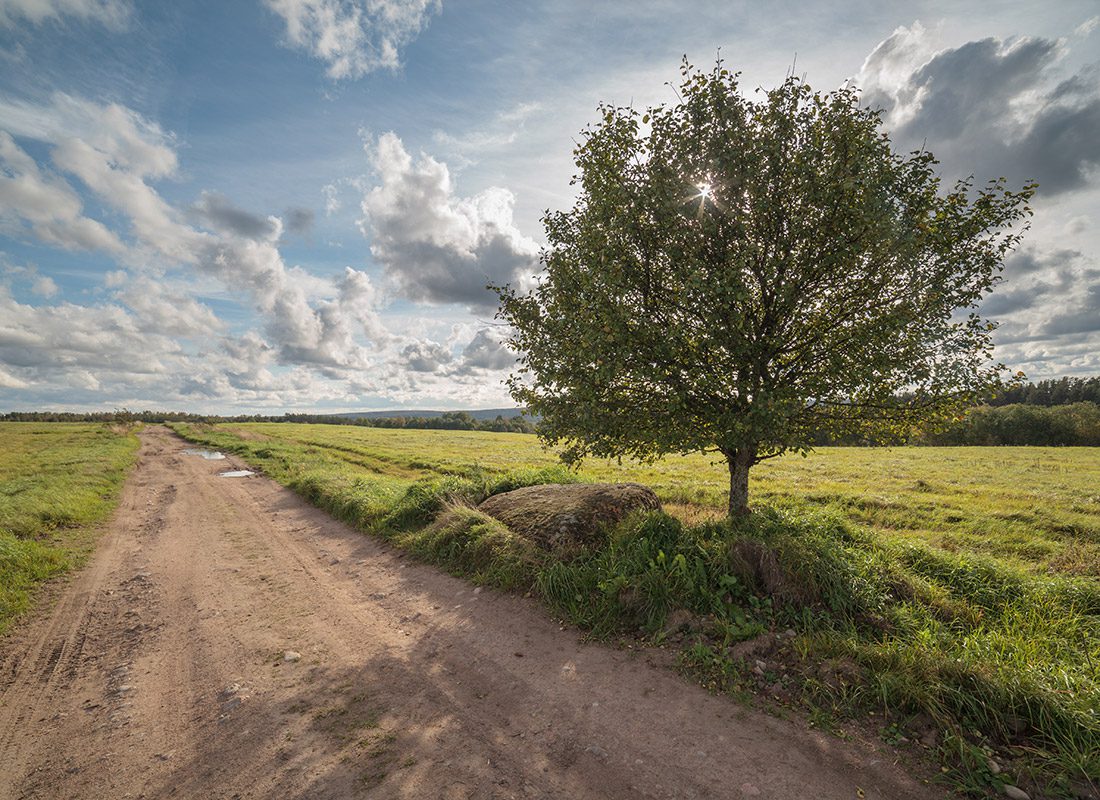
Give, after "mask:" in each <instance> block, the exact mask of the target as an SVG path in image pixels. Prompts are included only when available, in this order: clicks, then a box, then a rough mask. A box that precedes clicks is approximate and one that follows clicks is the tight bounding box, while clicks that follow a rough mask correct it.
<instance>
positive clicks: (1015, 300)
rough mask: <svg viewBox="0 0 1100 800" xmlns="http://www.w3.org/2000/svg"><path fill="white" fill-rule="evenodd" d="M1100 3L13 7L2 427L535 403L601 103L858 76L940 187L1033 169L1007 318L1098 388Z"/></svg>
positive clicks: (3, 148) (1006, 358) (2, 45)
mask: <svg viewBox="0 0 1100 800" xmlns="http://www.w3.org/2000/svg"><path fill="white" fill-rule="evenodd" d="M1098 15H1100V4H1098V3H1097V2H1096V1H1095V0H1087V1H1086V0H1059V2H1057V3H1034V2H997V1H996V0H979V1H978V2H961V1H958V2H957V1H955V0H951V1H948V0H941V1H940V2H920V1H919V0H918V1H917V2H889V1H886V2H884V1H883V0H874V1H872V0H846V2H819V1H816V0H801V2H787V1H786V0H776V1H775V2H769V3H756V2H730V0H721V2H709V1H708V0H700V1H699V2H696V3H692V4H690V5H689V6H685V5H684V4H683V3H681V2H671V0H631V1H630V2H625V1H624V2H609V1H605V2H600V0H596V1H595V2H593V0H585V2H579V1H574V0H552V1H551V0H544V1H543V2H535V0H531V1H530V2H522V3H517V2H506V0H497V1H496V2H489V0H231V1H230V2H226V1H225V0H207V1H204V0H195V1H194V2H191V1H190V0H175V1H174V2H172V3H164V2H152V1H150V2H137V1H136V0H0V411H8V410H29V409H71V410H111V409H115V408H122V407H126V408H131V409H145V408H156V409H173V410H188V411H195V412H201V413H224V414H238V413H257V412H259V413H275V414H280V413H283V412H285V411H291V410H298V411H302V410H305V411H309V410H314V411H319V412H323V411H344V410H358V409H385V408H409V407H414V408H443V409H449V408H479V407H496V406H505V405H511V401H510V400H509V398H508V394H507V391H506V389H505V388H504V385H503V383H502V381H503V379H504V378H505V377H506V376H507V375H508V373H509V371H510V370H511V368H512V367H513V365H514V363H515V355H514V354H513V353H511V352H509V351H508V350H507V349H506V348H505V347H504V346H503V345H502V344H501V339H502V336H503V331H502V328H501V326H500V325H499V323H497V322H496V321H495V320H494V313H495V307H496V299H495V295H493V294H492V293H491V292H489V291H487V290H486V288H485V286H486V284H488V283H492V284H496V285H500V284H504V283H511V284H513V285H516V286H526V285H530V283H531V281H532V280H533V276H534V275H536V274H537V272H538V271H539V251H540V248H541V247H542V246H543V244H544V243H545V238H544V236H543V232H542V224H541V217H542V215H543V213H544V212H545V211H546V210H547V209H563V208H567V207H569V206H570V205H571V204H572V200H573V189H572V187H571V186H570V178H571V176H572V175H573V163H572V156H571V152H572V149H573V147H574V146H575V142H576V141H578V139H579V138H580V136H581V132H582V131H583V129H584V128H585V126H586V125H587V124H589V123H592V122H594V121H596V119H597V112H596V108H597V106H598V104H599V103H600V102H601V101H602V102H608V103H613V104H616V105H627V104H633V105H634V106H636V107H639V108H644V107H646V106H648V105H652V104H659V103H667V102H670V101H674V100H675V95H674V93H673V90H672V88H671V87H670V85H669V82H672V83H675V82H677V80H678V76H679V72H678V70H679V64H680V61H681V59H682V58H683V57H684V56H687V57H688V58H689V59H690V60H691V62H692V63H694V64H696V65H699V66H702V67H705V66H708V65H709V64H711V63H713V62H714V60H715V59H716V58H717V57H718V56H719V54H720V55H721V58H722V59H723V60H724V61H725V63H726V65H727V66H728V67H730V68H731V69H734V70H738V71H740V72H741V73H742V77H741V85H742V88H743V89H744V91H745V92H746V93H751V92H753V91H755V90H756V89H758V88H761V87H762V88H764V89H767V88H770V87H773V86H775V85H777V84H778V83H780V82H782V80H783V79H784V77H785V76H786V75H787V74H788V73H789V72H791V71H792V70H793V71H794V72H795V73H796V74H798V75H801V76H804V77H805V79H806V80H807V82H808V83H810V85H812V86H813V87H814V88H817V89H821V90H829V89H832V88H836V87H839V86H841V85H844V84H846V83H849V82H851V83H854V84H855V85H857V86H858V87H860V89H861V91H862V102H864V103H865V104H867V105H870V106H873V107H876V108H881V109H883V112H884V115H883V119H884V121H885V125H886V128H887V130H888V131H889V133H890V136H891V140H892V141H893V143H894V145H895V148H896V149H897V150H898V151H899V152H908V151H910V150H913V149H917V148H920V147H925V148H927V149H929V150H931V151H932V152H933V153H935V154H936V155H937V157H938V158H939V159H940V162H941V164H940V169H941V171H942V174H943V176H944V178H945V179H948V180H952V181H953V180H954V179H955V178H958V177H964V176H967V175H974V176H975V178H976V179H978V181H979V182H984V181H985V179H987V178H991V177H997V176H1002V175H1003V176H1005V177H1006V178H1008V180H1009V182H1010V184H1013V185H1016V186H1019V185H1022V184H1023V182H1024V181H1026V180H1029V179H1034V180H1037V181H1038V182H1039V186H1040V188H1039V190H1038V193H1037V195H1036V197H1035V199H1034V202H1033V206H1034V208H1035V215H1034V218H1033V220H1032V225H1031V229H1030V231H1028V233H1027V234H1026V235H1025V238H1024V241H1023V244H1022V246H1021V247H1020V248H1019V249H1018V250H1017V251H1016V252H1015V253H1013V254H1012V255H1011V256H1010V257H1009V258H1008V259H1007V260H1006V263H1005V269H1004V273H1003V281H1002V282H1001V284H1000V285H999V286H998V287H997V288H996V290H995V291H994V292H993V294H992V295H991V296H990V297H989V298H988V299H987V300H986V301H985V303H984V304H983V307H982V310H983V313H984V314H985V315H987V316H989V317H991V318H992V319H995V320H997V321H998V322H999V323H1000V327H999V328H998V330H997V333H996V337H995V341H996V343H997V349H996V358H997V359H998V360H1000V361H1003V362H1004V363H1005V364H1007V365H1008V366H1009V367H1010V368H1012V369H1014V370H1017V369H1018V370H1023V371H1024V372H1025V373H1026V374H1027V376H1028V378H1030V379H1032V380H1038V379H1042V378H1048V377H1056V376H1061V375H1095V374H1098V373H1100V16H1098Z"/></svg>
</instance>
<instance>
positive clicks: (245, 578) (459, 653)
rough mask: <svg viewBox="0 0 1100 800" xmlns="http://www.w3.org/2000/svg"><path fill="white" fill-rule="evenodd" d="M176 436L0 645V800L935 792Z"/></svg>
mask: <svg viewBox="0 0 1100 800" xmlns="http://www.w3.org/2000/svg"><path fill="white" fill-rule="evenodd" d="M186 446H187V445H185V444H184V443H183V442H182V441H181V440H179V439H177V438H176V437H174V436H173V435H172V434H171V433H169V432H168V431H166V430H164V429H157V428H153V429H149V430H148V431H146V432H145V433H144V434H143V444H142V449H141V452H140V460H139V463H138V466H137V468H136V470H135V472H134V474H133V475H132V476H131V478H130V480H129V482H128V483H127V485H126V487H125V489H124V492H123V496H122V502H121V505H120V507H119V510H118V512H117V514H116V515H115V518H114V520H113V521H112V523H111V525H110V528H109V530H108V531H107V533H106V534H105V536H104V537H103V539H102V540H101V542H100V546H99V549H98V550H97V553H96V555H95V557H94V558H93V559H92V561H91V562H90V563H89V565H88V566H87V567H86V568H85V569H84V570H83V571H82V572H81V573H80V574H79V575H78V576H76V577H75V578H74V579H73V580H72V581H71V582H69V583H68V584H67V585H64V586H62V587H60V588H58V589H55V594H56V595H57V599H56V602H55V603H54V604H53V605H52V606H51V607H50V608H49V609H48V610H46V611H45V612H43V613H41V614H39V615H38V617H37V618H34V619H31V620H30V621H28V622H27V623H25V624H23V625H22V626H20V627H19V629H18V630H16V631H15V632H14V633H13V634H12V635H9V636H8V637H6V639H4V640H3V641H2V642H0V798H4V799H6V798H51V800H52V799H53V798H95V800H113V798H125V797H131V798H141V797H145V798H160V797H179V798H204V800H205V799H209V798H238V797H240V798H266V797H272V798H327V797H332V798H351V797H370V798H398V797H400V798H513V797H515V798H741V797H746V798H749V797H760V798H795V797H814V798H845V800H853V799H855V798H857V797H860V796H865V797H868V798H891V799H892V800H896V799H900V798H924V797H936V796H941V795H942V792H935V791H933V790H931V789H929V788H928V787H925V786H921V785H920V784H918V783H917V782H915V781H913V780H911V779H908V778H906V777H905V776H904V775H902V774H901V773H900V771H899V770H897V768H895V767H893V766H892V765H891V764H890V763H889V761H888V760H887V759H886V757H885V756H883V755H882V754H875V753H872V752H870V751H869V750H866V749H862V748H859V747H856V746H854V745H848V744H845V743H843V742H841V741H839V740H837V739H835V738H833V737H829V736H825V735H821V734H817V733H815V732H813V731H810V730H808V729H806V728H805V726H803V725H800V724H794V723H788V722H784V721H782V720H779V719H775V718H772V717H768V716H765V715H761V714H758V713H756V712H752V711H746V710H745V709H744V708H742V707H739V706H738V705H736V704H735V703H733V702H731V701H729V700H727V699H725V698H721V697H714V696H710V695H708V694H707V693H706V692H704V691H703V690H701V689H698V688H696V687H695V686H692V685H689V684H688V683H687V682H685V681H684V680H682V679H680V678H678V677H677V676H676V675H674V674H672V673H671V672H670V671H669V670H667V669H664V668H661V667H657V666H655V665H653V664H651V663H650V662H649V659H651V658H652V657H653V656H652V654H650V655H646V654H642V655H639V654H637V653H634V652H629V651H618V650H615V649H612V648H608V647H602V646H597V645H586V644H582V643H580V641H579V637H578V635H577V633H576V632H575V631H572V630H562V629H561V628H559V626H558V625H556V624H555V623H554V622H553V621H552V620H550V619H549V618H548V615H547V614H546V612H545V611H544V610H542V609H540V608H539V607H538V606H537V605H536V604H535V603H534V602H533V601H530V600H524V599H523V598H520V597H512V596H503V595H499V594H497V593H494V592H492V591H490V590H483V591H476V590H474V589H473V588H472V587H471V586H470V585H469V584H466V583H464V582H462V581H459V580H457V579H454V578H451V577H449V576H447V575H444V574H441V573H440V572H439V571H437V570H435V569H432V568H429V567H425V566H421V565H418V564H416V563H413V562H411V561H409V560H408V559H405V558H402V557H401V556H400V555H399V554H397V553H395V552H394V551H392V550H390V549H388V548H387V547H385V546H383V545H381V544H379V543H377V542H375V541H372V540H371V539H369V538H368V537H365V536H363V535H362V534H359V533H356V532H354V531H352V530H351V529H349V528H348V527H346V526H344V525H342V524H340V523H338V522H335V521H333V520H332V519H331V518H329V517H328V516H327V515H325V514H324V513H322V512H320V511H317V510H315V509H313V508H311V507H309V506H307V505H305V504H304V503H302V502H301V501H299V500H298V499H297V498H296V497H295V496H294V495H293V494H291V493H290V492H289V491H287V490H285V489H283V488H281V487H279V486H278V485H276V484H275V483H274V482H272V481H269V480H268V479H266V478H263V477H260V476H252V477H246V478H223V477H218V473H219V472H221V471H224V470H227V469H233V468H240V467H241V466H243V465H241V464H238V463H236V462H234V461H233V459H228V460H225V461H204V460H202V459H201V458H198V457H195V456H189V455H184V454H183V453H182V451H183V450H184V448H185V447H186ZM860 790H862V795H861V794H860Z"/></svg>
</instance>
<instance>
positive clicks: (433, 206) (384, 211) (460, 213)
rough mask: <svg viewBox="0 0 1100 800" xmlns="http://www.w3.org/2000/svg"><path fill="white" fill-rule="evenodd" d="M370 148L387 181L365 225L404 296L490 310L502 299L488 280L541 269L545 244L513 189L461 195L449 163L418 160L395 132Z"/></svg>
mask: <svg viewBox="0 0 1100 800" xmlns="http://www.w3.org/2000/svg"><path fill="white" fill-rule="evenodd" d="M370 156H371V162H372V164H373V166H374V169H375V172H376V174H377V177H378V179H379V181H380V182H379V184H378V185H377V186H375V187H374V188H373V189H372V190H371V191H370V192H369V193H368V194H367V195H366V196H365V197H364V198H363V202H362V210H363V215H364V216H363V218H362V220H361V221H360V227H361V229H362V230H363V233H364V235H366V236H367V237H368V238H369V239H370V248H371V254H372V255H373V256H374V258H375V260H376V261H378V262H379V263H380V264H382V266H383V268H384V270H385V272H386V275H387V276H388V277H389V278H390V279H391V280H393V281H394V283H395V284H396V286H397V287H398V291H399V292H400V293H401V294H403V295H404V296H405V297H407V298H409V299H411V300H415V301H421V302H429V303H462V304H465V305H467V306H470V307H472V308H480V309H483V310H484V309H489V308H493V307H495V306H496V302H497V300H496V297H495V295H493V294H492V293H491V292H489V291H487V290H486V288H485V287H486V285H487V284H494V285H501V284H505V283H509V282H517V281H522V280H524V279H526V278H528V277H529V276H530V275H532V274H533V273H534V272H535V271H536V269H537V266H538V245H537V244H536V243H535V242H534V241H533V240H532V239H530V238H528V237H526V236H524V235H523V234H522V233H521V232H520V231H519V229H518V228H517V227H516V225H515V222H514V221H513V205H514V202H515V198H514V197H513V195H512V193H511V192H509V191H508V190H507V189H503V188H499V187H490V188H488V189H486V190H484V191H483V192H481V193H479V194H477V195H475V196H473V197H467V198H463V197H458V196H456V195H455V193H454V188H453V186H452V183H451V175H450V171H449V170H448V168H447V165H446V164H444V163H442V162H439V161H437V160H435V159H434V158H432V157H431V156H429V155H424V154H422V155H421V156H420V157H419V159H417V160H415V161H414V160H413V158H412V156H411V155H409V153H408V151H406V150H405V147H404V145H403V144H402V142H401V140H400V139H399V138H398V137H397V135H396V134H394V133H386V134H383V135H382V136H381V137H379V139H378V141H377V142H376V143H375V144H374V145H373V146H372V147H371V148H370Z"/></svg>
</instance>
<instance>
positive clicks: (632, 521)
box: [176, 423, 1100, 798]
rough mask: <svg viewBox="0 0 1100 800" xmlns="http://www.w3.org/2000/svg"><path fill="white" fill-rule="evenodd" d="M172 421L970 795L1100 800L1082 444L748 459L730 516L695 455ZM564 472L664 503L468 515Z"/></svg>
mask: <svg viewBox="0 0 1100 800" xmlns="http://www.w3.org/2000/svg"><path fill="white" fill-rule="evenodd" d="M176 428H177V430H179V431H180V432H181V433H182V434H184V435H185V436H187V437H188V438H190V439H192V440H193V441H197V442H201V443H203V444H206V445H209V446H213V447H217V448H221V449H225V450H228V451H231V452H234V453H236V454H238V455H239V456H241V457H242V458H244V459H245V460H246V461H247V462H248V463H249V464H251V465H252V466H254V467H255V468H257V469H260V470H263V471H264V472H265V473H266V474H268V475H269V476H271V477H273V478H275V479H276V480H277V481H279V482H280V483H282V484H283V485H285V486H288V487H290V488H292V489H294V490H295V491H296V492H297V493H298V494H299V495H300V496H302V497H304V498H305V499H307V500H309V501H310V502H312V503H314V504H315V505H318V506H319V507H321V508H323V509H325V510H327V511H329V512H331V513H333V514H334V515H336V516H337V517H339V518H341V519H343V520H345V521H347V522H349V523H350V524H352V525H353V526H355V527H357V528H359V529H360V530H363V531H365V532H369V533H372V534H375V535H377V536H380V537H382V538H384V539H386V540H387V541H389V542H391V543H393V544H394V545H396V546H397V547H399V548H401V549H404V550H406V551H408V552H410V553H412V554H414V555H416V556H417V557H419V558H421V559H424V560H427V561H429V562H431V563H435V564H438V565H439V566H441V567H443V568H444V569H447V570H448V571H451V572H453V573H455V574H459V575H462V576H465V577H467V578H469V579H470V580H472V581H473V582H474V583H475V584H481V585H490V586H495V587H498V588H504V589H513V590H519V591H521V592H525V593H529V594H533V595H536V596H538V597H540V598H541V599H542V600H543V601H544V603H545V604H546V605H547V606H548V607H549V610H550V612H551V613H552V614H554V615H555V616H557V617H558V618H560V619H564V620H567V621H569V622H571V623H573V624H576V625H577V626H579V627H580V628H581V629H583V630H587V631H589V632H591V633H592V634H593V635H594V636H596V637H600V638H611V639H616V638H617V639H619V640H620V641H622V642H635V643H636V644H642V645H658V646H659V647H663V648H669V649H671V650H673V651H674V652H678V660H677V664H678V667H679V668H680V669H681V670H682V671H684V672H686V673H688V674H691V675H692V676H694V677H695V678H696V679H697V680H698V681H699V682H700V683H702V684H703V685H704V686H707V687H708V688H710V689H712V690H714V691H718V692H723V693H729V694H733V695H736V696H739V697H751V696H756V697H766V698H768V700H767V702H772V701H773V700H774V702H775V703H777V704H778V705H779V706H780V707H782V708H787V709H790V708H793V709H797V710H798V711H799V713H805V714H808V715H809V718H810V720H811V721H813V722H814V724H818V725H823V726H827V727H832V726H835V725H836V724H837V723H838V721H841V720H845V721H852V720H863V721H864V724H865V725H866V724H869V725H870V726H871V727H872V729H874V730H875V733H876V735H878V736H879V737H881V738H882V739H883V740H884V741H887V742H891V743H897V744H899V745H901V749H902V750H907V751H909V752H913V751H914V743H915V742H919V746H917V747H916V748H915V749H916V751H917V752H919V753H921V754H922V756H924V757H930V758H932V759H934V760H935V761H937V762H938V763H939V764H941V765H942V766H943V767H944V768H945V769H946V770H947V772H946V774H945V776H944V779H945V780H946V781H947V782H948V783H949V784H951V785H952V786H954V788H955V789H957V790H958V791H961V792H963V793H965V794H968V795H970V796H986V795H987V794H988V793H990V792H992V793H993V794H999V793H1002V792H1003V791H1004V790H1005V788H1006V787H1010V788H1011V787H1013V786H1016V785H1017V784H1020V785H1023V786H1024V787H1026V788H1027V789H1028V790H1029V791H1030V792H1031V793H1032V796H1044V797H1066V798H1070V797H1077V798H1080V797H1090V798H1091V797H1100V791H1098V789H1097V783H1100V658H1097V657H1096V655H1095V654H1096V653H1097V652H1100V580H1098V577H1097V576H1098V574H1100V570H1098V568H1097V561H1098V553H1100V496H1098V494H1097V488H1096V487H1097V486H1100V460H1098V459H1097V455H1096V451H1095V450H1094V449H1084V448H1082V449H1071V448H897V449H872V448H858V449H857V448H828V449H822V450H820V451H819V452H817V453H814V454H811V455H810V456H809V457H807V458H804V459H803V458H799V457H798V456H789V457H785V458H781V459H776V460H774V461H771V462H765V463H764V464H761V465H759V466H758V467H757V468H755V469H754V476H753V484H752V486H751V497H750V500H751V502H752V503H753V505H754V507H755V508H756V513H754V514H752V515H750V516H748V517H745V518H739V519H734V520H724V519H722V518H721V517H722V508H724V505H725V497H724V492H725V486H726V477H725V472H724V470H723V469H722V468H721V467H720V466H718V465H715V464H713V463H711V461H710V460H708V459H707V458H706V457H704V456H692V457H683V458H669V459H665V460H663V461H661V462H658V463H656V464H652V465H640V464H617V463H613V462H605V461H603V462H601V461H591V462H587V463H586V464H585V466H584V467H583V469H582V470H581V472H580V474H579V475H578V474H574V473H571V472H570V471H568V470H566V469H564V468H563V467H562V466H560V465H559V464H557V463H556V458H555V456H554V454H553V453H550V452H547V451H544V450H543V449H541V448H540V446H539V444H538V441H537V440H536V439H535V438H534V437H532V436H525V435H509V434H494V433H474V432H457V431H456V432H446V431H420V430H408V431H403V430H384V429H370V428H354V427H344V426H326V425H294V424H285V423H272V424H244V425H239V424H224V425H217V426H200V425H195V426H191V425H184V424H180V425H177V426H176ZM576 480H603V481H639V482H641V483H644V484H647V485H649V486H651V487H653V488H654V489H655V490H656V491H657V493H658V495H659V496H660V497H661V499H662V500H663V501H664V502H665V504H666V506H665V507H666V511H667V512H668V513H667V514H661V513H650V514H647V515H640V516H635V517H630V518H628V519H626V520H624V521H623V522H622V523H620V524H618V525H617V526H615V527H614V528H612V529H610V530H608V531H606V536H605V538H603V539H601V540H599V542H597V543H594V544H592V545H591V546H588V547H586V548H584V549H583V550H582V551H580V552H579V553H573V554H569V555H565V556H563V555H560V554H557V553H555V552H548V551H546V550H544V549H542V548H539V547H537V546H535V545H534V544H533V543H532V542H531V541H530V540H527V539H524V538H523V537H521V536H517V535H516V534H515V533H514V532H512V531H509V530H508V529H507V528H505V527H504V526H503V525H501V524H500V523H499V522H498V521H497V520H494V519H492V518H491V517H488V516H486V515H485V514H484V513H482V512H480V511H477V510H475V509H474V508H473V506H476V505H477V504H478V503H479V502H480V501H481V500H482V499H484V498H485V497H488V496H490V495H493V494H496V493H499V492H502V491H506V490H507V489H509V488H516V487H519V486H526V485H531V484H537V483H553V482H569V481H576ZM784 631H787V632H789V636H788V635H786V634H785V635H784V636H783V637H779V638H777V637H778V636H779V634H780V633H784ZM745 648H749V650H746V649H745ZM746 652H751V653H752V655H750V656H748V657H746V655H745V653H746ZM1014 782H1015V783H1014Z"/></svg>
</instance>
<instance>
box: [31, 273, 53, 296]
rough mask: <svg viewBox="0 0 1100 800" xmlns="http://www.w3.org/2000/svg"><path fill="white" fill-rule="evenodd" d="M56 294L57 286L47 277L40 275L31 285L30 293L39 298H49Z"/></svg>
mask: <svg viewBox="0 0 1100 800" xmlns="http://www.w3.org/2000/svg"><path fill="white" fill-rule="evenodd" d="M57 292H58V288H57V284H56V283H54V280H53V278H51V277H49V276H48V275H41V276H39V277H38V278H36V279H35V281H34V283H32V284H31V293H32V294H36V295H38V296H39V297H45V298H50V297H53V296H54V295H56V294H57Z"/></svg>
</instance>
